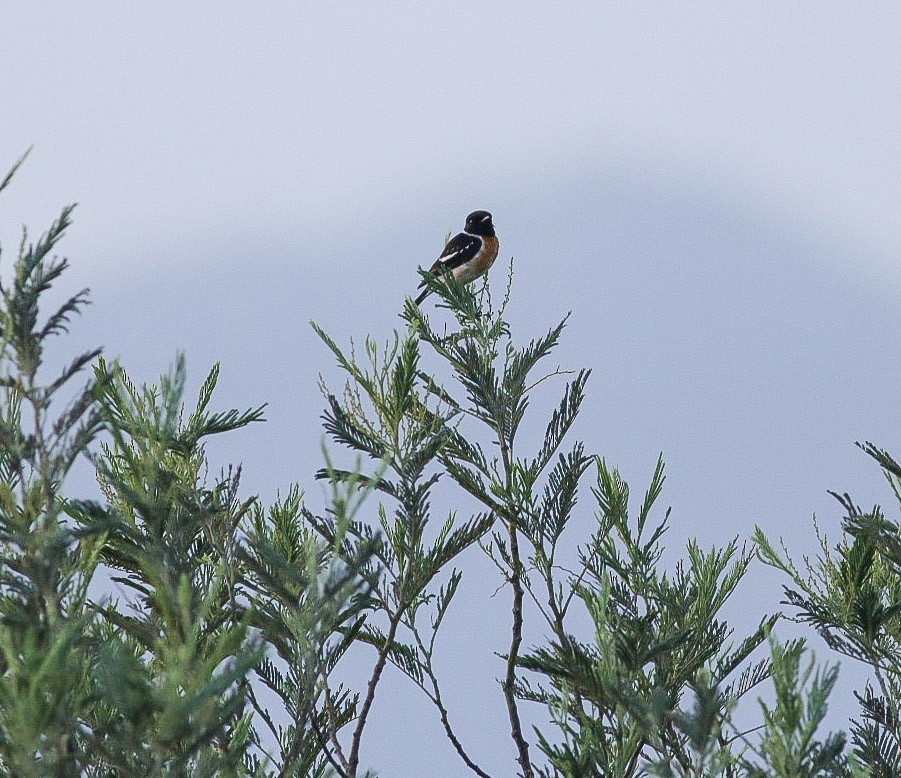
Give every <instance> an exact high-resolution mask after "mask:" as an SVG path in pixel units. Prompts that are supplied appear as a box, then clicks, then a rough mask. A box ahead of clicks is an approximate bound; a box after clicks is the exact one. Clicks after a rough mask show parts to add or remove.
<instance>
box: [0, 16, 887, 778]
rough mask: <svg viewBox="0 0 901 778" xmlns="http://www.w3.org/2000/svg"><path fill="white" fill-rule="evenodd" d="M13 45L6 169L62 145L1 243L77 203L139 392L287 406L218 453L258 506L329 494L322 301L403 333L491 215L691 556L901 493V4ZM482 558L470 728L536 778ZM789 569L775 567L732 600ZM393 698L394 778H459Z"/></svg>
mask: <svg viewBox="0 0 901 778" xmlns="http://www.w3.org/2000/svg"><path fill="white" fill-rule="evenodd" d="M0 29H2V31H3V39H4V44H3V46H2V47H0V167H2V168H3V169H5V168H6V167H8V165H9V164H11V163H12V162H13V161H14V159H16V158H17V157H18V156H19V154H21V152H22V151H24V149H25V148H27V147H28V146H29V145H32V144H34V146H35V150H34V152H33V154H32V156H31V158H30V159H29V161H28V163H27V164H26V166H25V167H24V169H23V170H22V171H21V172H20V174H19V176H18V177H17V180H16V182H15V184H14V185H13V187H11V189H10V190H8V191H7V193H5V194H4V197H3V201H2V203H0V240H2V242H3V245H4V247H5V248H6V250H7V256H8V255H9V253H11V252H12V250H13V249H14V247H15V245H16V243H17V240H18V229H19V225H20V224H22V223H23V222H25V223H27V224H29V225H30V226H31V228H32V229H33V230H35V231H39V230H42V229H44V228H45V227H46V225H47V224H48V223H49V221H50V219H51V218H53V216H55V214H56V212H57V211H58V209H59V207H60V206H61V205H63V204H65V203H68V202H72V201H77V202H79V203H80V205H79V208H78V210H77V211H76V221H75V225H74V228H73V230H72V232H71V234H70V236H69V237H68V238H67V240H66V242H65V243H64V244H63V247H62V249H63V251H64V253H65V254H66V255H67V256H69V257H70V258H71V259H72V260H73V262H74V264H75V267H74V269H73V271H72V272H71V274H70V277H69V279H68V283H69V284H71V288H73V289H74V288H76V287H78V286H80V285H85V284H87V285H90V286H91V287H92V289H93V297H94V300H95V305H94V306H93V307H92V308H91V309H90V311H89V312H88V315H87V316H86V317H85V318H84V319H83V320H82V321H81V322H79V323H78V326H77V328H76V338H75V340H77V342H79V343H83V344H84V345H88V344H90V345H93V344H94V343H101V344H103V345H104V346H105V347H106V349H107V353H108V354H109V355H110V356H121V357H122V359H123V361H124V363H125V365H126V367H127V368H130V371H131V372H132V374H133V376H134V377H135V378H136V379H138V380H147V379H152V378H154V377H155V376H156V375H157V374H158V373H159V372H160V371H162V370H164V369H165V368H166V366H167V365H168V364H169V363H170V362H171V360H172V358H173V356H174V354H175V352H176V351H177V350H184V351H186V352H187V355H188V360H189V366H190V367H191V368H192V375H193V377H194V379H195V381H196V380H199V379H200V378H201V377H202V375H203V374H204V372H205V370H206V369H208V367H209V365H210V363H211V362H213V361H215V360H217V359H221V360H222V362H223V378H222V393H221V395H220V403H221V404H229V405H232V404H234V405H238V406H241V407H244V406H248V405H253V404H258V403H260V402H264V401H268V402H269V403H270V408H269V411H268V418H269V420H270V421H269V423H268V424H266V425H265V426H260V427H258V428H256V429H253V430H249V431H246V432H242V433H240V434H238V435H235V436H234V437H233V440H231V441H228V442H226V443H223V444H221V445H218V446H215V447H214V448H213V452H214V454H215V455H217V456H219V457H221V459H222V461H225V460H226V459H227V458H240V459H242V460H243V462H244V466H245V473H246V481H245V484H246V487H247V489H248V490H250V491H259V492H261V493H262V494H263V495H264V496H266V497H270V496H271V495H272V494H274V492H275V490H276V489H278V488H282V489H284V488H286V487H287V485H288V484H289V483H290V482H291V481H292V480H296V481H299V482H300V483H301V484H302V485H304V486H305V487H307V488H308V489H310V491H311V492H312V494H313V496H314V497H315V496H316V495H318V489H319V487H318V486H316V485H314V484H313V482H312V478H311V475H312V472H313V471H314V470H315V469H316V468H317V467H318V466H319V459H320V455H319V442H320V430H319V420H318V415H319V412H320V410H321V405H322V401H321V399H320V397H319V395H318V393H317V390H316V378H317V373H318V372H320V371H322V372H324V373H325V374H326V375H327V376H329V377H335V375H336V374H335V371H334V370H333V369H331V367H330V365H329V364H328V361H327V360H328V355H327V354H326V352H325V350H324V349H323V348H322V347H321V346H320V345H319V344H318V343H317V341H316V340H315V338H314V337H313V335H312V334H311V332H310V330H309V328H308V326H307V322H308V320H309V319H311V318H312V319H316V320H317V321H318V322H320V323H321V324H322V325H323V326H324V327H325V328H326V329H327V330H328V331H330V332H331V333H332V334H333V335H334V336H335V338H336V340H338V341H339V342H347V341H348V339H349V338H350V337H352V336H356V337H358V338H360V337H362V336H363V335H364V334H366V333H371V334H373V335H374V336H376V337H381V338H383V337H387V336H388V334H389V333H390V330H391V329H392V328H393V327H396V326H398V324H399V320H398V319H397V312H398V311H399V310H400V308H401V305H402V300H403V296H404V295H405V294H408V293H409V292H411V291H412V289H413V288H414V287H415V284H416V282H417V277H416V274H415V268H416V265H417V264H428V263H429V262H430V261H431V260H432V259H433V258H434V256H435V255H436V254H437V253H438V251H439V250H440V247H441V241H442V238H443V236H444V234H445V232H446V231H447V230H454V231H456V230H458V229H460V228H461V227H462V223H463V218H464V216H465V215H466V213H468V212H469V211H470V210H473V209H474V208H487V209H489V210H491V211H492V212H493V213H494V215H495V223H496V225H497V228H498V233H499V236H500V239H501V251H502V256H505V257H509V256H510V255H515V257H516V266H517V274H516V282H515V283H516V286H515V292H514V303H513V306H512V309H511V315H512V318H513V323H514V327H515V329H516V331H517V332H518V333H520V335H521V337H522V338H523V339H525V338H526V337H531V336H533V335H535V334H537V333H538V332H539V331H540V330H543V329H544V328H546V327H547V326H549V325H550V324H552V323H554V322H555V321H556V320H557V319H558V318H559V317H560V316H561V315H562V314H563V313H565V312H566V311H567V310H570V309H572V311H573V317H572V323H571V326H570V328H569V330H568V331H567V334H566V335H565V337H564V346H563V347H562V348H561V350H560V352H559V356H558V360H557V361H559V362H560V363H561V364H562V365H563V366H566V367H579V366H583V365H584V366H590V367H592V368H593V369H594V374H593V377H592V380H591V382H590V384H589V398H588V400H587V402H586V405H585V411H584V419H583V422H582V424H581V426H580V428H579V430H578V434H579V435H581V436H582V437H584V438H585V439H586V441H587V443H588V445H589V448H591V449H592V450H595V451H597V452H599V453H602V454H603V455H604V456H605V457H606V458H607V460H608V461H609V462H611V463H615V464H619V465H620V466H621V467H622V469H623V470H624V472H625V475H626V476H627V477H629V478H630V479H631V480H632V481H633V482H634V483H633V486H634V487H635V489H636V490H638V491H640V490H643V488H644V486H645V485H646V482H647V479H648V477H649V475H650V472H651V470H652V467H653V463H654V458H655V457H656V454H657V452H658V451H661V450H662V451H663V452H664V455H665V457H666V459H667V461H668V464H669V476H670V478H669V482H668V485H667V489H666V490H665V492H664V497H663V499H664V501H665V502H666V504H668V505H672V506H673V530H672V532H671V533H670V535H669V536H668V537H669V539H670V543H673V544H676V543H681V542H683V541H684V539H685V538H686V537H689V536H693V535H694V536H699V537H700V538H701V539H702V541H706V542H707V543H711V542H717V543H722V542H724V541H725V540H726V539H727V538H730V537H732V536H733V535H736V534H737V535H740V536H742V537H745V536H747V535H748V534H750V532H751V530H752V528H753V525H754V524H755V523H760V524H761V525H763V526H764V527H765V528H766V529H767V530H768V531H770V532H771V533H774V534H779V533H782V534H785V535H786V536H787V538H788V541H789V543H790V544H791V545H792V546H793V547H794V548H796V549H798V550H799V551H801V550H807V551H809V550H811V545H810V543H811V526H810V520H811V516H812V514H813V513H814V511H816V512H817V513H818V515H819V517H820V520H821V522H822V524H823V525H824V526H826V527H827V528H831V529H832V530H833V532H834V530H835V529H836V528H837V525H838V519H839V513H838V511H837V509H836V507H834V506H833V504H832V501H831V498H829V497H828V496H827V495H826V489H836V490H839V491H844V490H846V489H847V490H850V491H851V492H852V493H853V494H854V495H855V496H856V497H857V499H858V501H859V502H861V503H862V504H864V505H868V504H870V503H872V502H874V501H877V500H878V501H886V500H887V499H888V495H887V493H886V490H885V489H884V488H883V486H882V484H881V480H880V477H879V474H878V472H877V471H876V469H875V467H874V466H873V465H871V464H870V463H869V461H868V460H867V459H866V458H865V457H864V456H863V455H862V454H860V453H858V452H856V450H855V449H853V447H852V443H853V441H854V440H861V439H872V440H874V441H875V442H877V443H879V444H880V445H882V446H885V447H887V448H889V449H890V450H894V451H895V452H901V424H899V417H898V413H897V411H896V410H895V403H894V402H893V400H894V399H895V398H897V397H898V396H899V394H901V369H899V368H901V364H899V362H901V335H899V327H898V324H897V322H898V321H899V318H901V302H899V300H901V249H899V246H901V221H899V219H898V217H897V212H898V203H899V202H901V154H899V151H898V127H901V89H899V86H898V84H899V76H901V6H899V5H897V4H896V3H868V4H866V5H865V6H864V5H862V4H846V3H828V2H827V3H822V2H818V3H813V2H798V3H791V4H786V3H781V2H761V3H754V4H743V5H734V4H722V3H692V4H685V5H680V6H675V5H674V4H672V3H662V2H661V3H628V4H618V3H617V4H614V3H604V2H590V3H569V4H556V5H549V4H546V3H543V4H535V3H492V4H490V5H489V4H485V3H469V2H458V3H442V4H438V3H431V2H418V3H378V4H376V3H345V4H325V3H322V4H313V3H303V2H295V3H280V2H271V3H266V4H253V5H251V4H238V3H228V2H226V3H222V2H220V3H210V2H204V3H195V4H191V5H190V6H189V7H186V5H185V4H184V3H174V2H172V3H154V4H142V5H135V4H123V3H118V2H90V3H79V4H61V3H47V2H27V3H26V2H19V3H16V2H10V3H5V4H4V6H3V10H2V17H0ZM495 272H497V271H495ZM188 308H189V309H190V310H186V309H188ZM552 401H553V396H552V393H551V392H550V391H548V393H547V395H546V403H547V404H550V403H551V402H552ZM538 405H539V406H540V405H541V403H539V404H538ZM588 503H589V500H588V499H587V491H586V495H585V499H583V503H582V506H583V509H585V511H586V512H585V515H584V518H583V521H584V522H586V524H585V526H588V524H587V523H588V522H590V516H589V515H588V512H587V509H588ZM677 548H678V547H677V546H674V548H673V551H674V552H675V551H676V550H677ZM468 564H469V565H470V567H471V576H470V586H469V587H468V588H467V589H466V590H465V597H466V599H465V601H464V603H465V604H469V605H472V606H473V607H474V608H477V609H478V614H477V615H476V616H474V617H473V618H472V619H470V620H467V619H466V618H465V617H464V616H463V615H462V613H461V614H459V615H458V617H457V620H456V621H454V622H453V627H454V629H457V630H459V634H461V635H467V636H471V639H470V638H469V637H467V639H466V641H465V645H458V646H456V647H451V646H448V649H447V654H446V656H445V662H446V671H447V673H448V676H449V678H451V679H452V682H453V683H456V684H457V686H458V689H457V693H456V694H454V693H451V695H450V697H451V701H452V705H454V706H455V707H454V708H452V715H455V716H456V718H457V719H459V720H460V722H461V723H460V726H461V730H462V732H463V736H464V738H465V739H466V740H467V741H468V742H469V743H471V744H472V747H473V751H474V752H475V754H476V755H477V757H479V758H480V759H481V760H482V761H484V762H485V764H486V765H487V766H488V767H491V768H493V769H495V770H496V771H497V772H498V774H499V775H503V774H510V772H511V767H510V766H511V765H512V756H511V753H510V749H509V747H508V744H507V737H506V734H505V733H506V730H505V727H504V720H503V714H502V707H501V705H500V698H499V696H498V695H497V693H496V691H495V698H496V699H495V700H494V703H495V704H494V705H486V706H477V707H474V706H472V705H471V704H467V702H466V695H467V694H468V693H471V691H472V684H473V683H478V682H486V683H490V681H491V679H492V678H493V677H495V676H497V675H498V674H499V672H500V669H499V664H498V660H497V659H496V658H495V657H494V655H493V653H492V652H493V651H496V650H498V651H500V650H503V645H504V643H503V642H502V641H503V638H504V634H505V631H506V627H505V624H504V622H503V618H502V617H501V616H500V615H499V614H501V613H503V607H504V605H505V602H503V599H504V598H503V597H498V598H495V599H494V600H491V601H490V602H488V603H487V605H486V601H485V598H484V590H488V591H493V590H494V586H495V582H494V580H493V579H492V578H491V572H490V569H489V568H488V566H486V565H484V564H483V560H479V559H477V558H475V557H474V558H473V559H472V560H471V561H470V562H469V563H468ZM480 584H482V585H483V586H482V588H481V589H480V588H479V585H480ZM779 585H780V581H779V579H778V578H775V577H773V576H772V575H771V574H770V573H768V571H766V570H764V569H762V568H759V567H758V568H755V570H754V572H753V580H752V581H751V582H749V584H748V585H747V586H746V587H745V589H744V590H743V592H742V593H741V594H740V597H744V598H746V599H745V600H742V601H740V602H738V603H737V605H736V609H735V613H737V614H741V615H742V616H744V615H745V614H747V613H748V612H750V611H754V613H755V614H756V613H758V612H763V611H764V610H773V609H775V608H776V607H778V606H777V602H778V595H779ZM767 598H769V599H767ZM493 608H495V609H496V610H492V609H493ZM492 614H493V615H492ZM536 637H537V636H536ZM384 691H385V692H386V695H385V696H384V697H383V698H382V699H381V700H380V702H379V704H377V714H378V716H379V717H378V718H377V720H376V724H375V728H374V729H373V731H372V732H371V733H370V738H369V742H370V743H374V742H376V741H377V739H378V733H377V730H379V728H381V729H380V731H381V732H384V733H385V735H386V737H387V738H388V739H389V741H390V742H391V746H390V747H389V748H388V749H387V750H385V751H383V752H380V753H374V752H373V751H369V752H368V755H367V756H368V758H369V759H371V760H372V762H371V763H372V766H373V767H377V768H379V769H380V770H381V772H382V774H383V775H386V776H390V775H413V774H418V773H420V774H421V770H422V769H424V767H425V766H430V767H431V768H433V769H438V768H439V767H440V771H441V773H442V774H444V775H464V774H465V773H464V771H463V769H462V766H461V765H460V764H459V762H458V761H456V757H455V756H454V755H453V754H452V753H451V750H450V748H449V747H448V746H447V745H446V744H445V743H443V742H442V740H441V739H440V736H439V734H438V727H437V722H436V719H435V716H434V715H433V713H432V712H431V711H430V710H429V709H428V708H426V707H425V706H423V705H420V704H419V701H418V698H416V697H415V695H414V693H413V690H412V688H411V687H410V686H409V685H408V684H405V683H404V681H403V680H402V679H401V680H395V679H393V678H391V679H389V685H388V686H386V687H385V689H384ZM493 691H494V690H493ZM389 692H390V693H391V694H393V695H394V698H393V699H391V698H390V697H389V694H387V693H389ZM842 695H843V696H841V697H839V698H837V699H836V705H840V706H844V711H845V712H847V711H848V710H850V709H851V701H850V696H849V694H848V693H847V689H844V690H843V692H842ZM399 700H400V701H401V703H402V704H398V701H399ZM839 713H841V711H839ZM836 721H841V715H839V716H837V718H836ZM398 733H402V734H400V735H399V734H398ZM411 743H415V747H413V748H411ZM436 766H437V767H436Z"/></svg>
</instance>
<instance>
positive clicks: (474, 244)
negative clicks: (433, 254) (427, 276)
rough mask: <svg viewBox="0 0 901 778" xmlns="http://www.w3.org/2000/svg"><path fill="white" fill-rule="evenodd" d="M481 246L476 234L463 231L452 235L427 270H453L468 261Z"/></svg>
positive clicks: (435, 271)
mask: <svg viewBox="0 0 901 778" xmlns="http://www.w3.org/2000/svg"><path fill="white" fill-rule="evenodd" d="M481 248H482V239H481V238H480V237H479V236H478V235H469V234H467V233H465V232H461V233H459V234H458V235H454V237H453V238H451V239H450V240H449V241H448V242H447V245H446V246H445V247H444V251H442V252H441V256H440V257H438V259H436V260H435V264H434V265H432V267H431V268H429V271H430V272H432V273H437V272H439V271H440V270H443V269H445V268H446V269H447V270H453V269H454V268H456V267H460V265H463V264H465V263H466V262H469V260H471V259H472V258H473V257H474V256H475V255H476V254H478V253H479V249H481Z"/></svg>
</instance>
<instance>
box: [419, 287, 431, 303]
mask: <svg viewBox="0 0 901 778" xmlns="http://www.w3.org/2000/svg"><path fill="white" fill-rule="evenodd" d="M420 286H422V284H420ZM431 293H432V290H431V289H426V290H425V291H423V292H421V293H420V295H419V297H417V298H416V304H417V305H422V301H423V300H425V298H426V297H428V296H429V295H430V294H431Z"/></svg>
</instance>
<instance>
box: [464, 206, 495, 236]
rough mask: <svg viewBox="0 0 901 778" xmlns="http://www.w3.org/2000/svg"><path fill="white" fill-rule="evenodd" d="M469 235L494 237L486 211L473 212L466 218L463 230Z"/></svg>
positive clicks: (489, 215) (489, 217) (488, 214)
mask: <svg viewBox="0 0 901 778" xmlns="http://www.w3.org/2000/svg"><path fill="white" fill-rule="evenodd" d="M464 229H465V230H466V231H467V232H468V233H469V234H470V235H494V224H493V223H492V222H491V214H490V213H488V211H473V212H472V213H471V214H469V216H467V217H466V227H465V228H464Z"/></svg>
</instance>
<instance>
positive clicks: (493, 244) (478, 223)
mask: <svg viewBox="0 0 901 778" xmlns="http://www.w3.org/2000/svg"><path fill="white" fill-rule="evenodd" d="M499 247H500V243H499V242H498V239H497V235H495V233H494V224H493V223H492V221H491V214H490V213H488V211H473V212H472V213H471V214H469V216H467V217H466V225H465V226H464V227H463V232H460V233H458V234H456V235H454V237H453V238H451V239H450V240H449V241H448V242H447V245H446V246H445V247H444V251H442V252H441V256H439V257H438V259H436V260H435V263H434V264H433V265H432V266H431V267H430V268H429V272H430V273H433V274H435V275H437V274H438V273H441V272H443V271H444V270H448V271H450V272H451V273H452V274H453V276H454V278H455V279H456V280H457V281H460V282H461V283H464V284H468V283H469V282H470V281H475V280H476V279H477V278H478V277H479V276H481V275H484V274H485V273H487V272H488V269H489V268H490V267H491V266H492V265H493V264H494V260H495V259H497V252H498V248H499ZM425 285H426V284H425V280H423V281H422V283H420V284H419V287H418V288H420V289H421V288H422V287H423V286H425ZM430 293H431V289H426V290H425V291H424V292H422V294H420V295H419V297H417V298H416V304H417V305H419V304H420V303H422V301H423V300H425V298H426V297H428V296H429V294H430Z"/></svg>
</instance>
